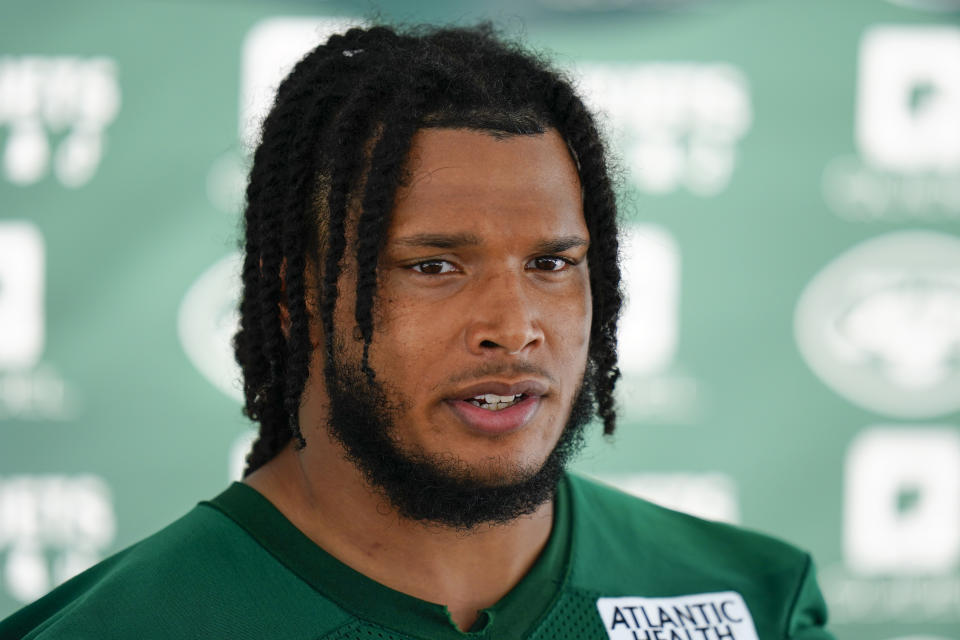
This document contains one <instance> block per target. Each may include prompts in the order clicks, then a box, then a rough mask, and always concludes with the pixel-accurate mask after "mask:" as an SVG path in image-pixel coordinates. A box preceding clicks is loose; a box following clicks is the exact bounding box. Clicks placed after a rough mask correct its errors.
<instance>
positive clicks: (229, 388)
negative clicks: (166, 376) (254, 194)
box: [177, 253, 243, 401]
mask: <svg viewBox="0 0 960 640" xmlns="http://www.w3.org/2000/svg"><path fill="white" fill-rule="evenodd" d="M242 267H243V259H242V257H241V255H240V254H239V253H232V254H230V255H228V256H226V257H225V258H222V259H221V260H219V261H218V262H216V263H215V264H214V265H213V266H211V267H210V268H209V269H207V270H206V271H204V272H203V274H202V275H201V276H200V277H199V278H197V281H196V282H194V283H193V285H191V287H190V289H189V290H188V291H187V293H186V295H185V296H184V297H183V301H182V302H181V303H180V312H179V314H178V316H177V333H178V334H179V336H180V344H181V345H182V346H183V350H184V352H185V353H186V354H187V357H188V358H190V362H192V363H193V366H195V367H196V368H197V370H198V371H199V372H200V373H202V374H203V376H204V377H205V378H206V379H207V380H209V381H210V382H211V383H213V385H214V386H215V387H216V388H217V389H220V391H222V392H224V393H225V394H227V395H228V396H230V397H231V398H234V399H235V400H238V401H242V400H243V385H242V384H241V382H240V367H239V366H238V365H237V362H236V360H234V357H233V344H232V343H233V335H234V334H235V333H236V332H237V327H238V326H239V322H240V315H239V311H238V308H237V307H238V304H239V300H240V270H241V268H242Z"/></svg>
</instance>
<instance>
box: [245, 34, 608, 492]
mask: <svg viewBox="0 0 960 640" xmlns="http://www.w3.org/2000/svg"><path fill="white" fill-rule="evenodd" d="M424 127H446V128H469V129H477V130H481V131H487V132H489V133H491V134H492V135H498V136H512V135H525V134H536V133H543V132H545V131H546V130H547V129H548V128H553V129H555V130H556V131H557V132H559V134H560V136H561V137H562V138H563V139H564V140H565V141H566V143H567V146H568V147H569V149H570V151H571V155H572V157H573V159H574V162H575V164H576V165H577V169H578V173H579V177H580V183H581V186H582V191H583V211H584V217H585V221H586V225H587V229H588V231H589V233H590V238H591V243H590V247H589V250H588V253H587V260H588V265H589V272H590V286H591V291H592V302H593V322H592V328H591V334H590V343H589V357H588V367H589V369H590V372H591V373H592V374H593V376H592V379H593V380H594V381H595V387H594V389H593V390H592V391H593V402H594V409H595V412H596V415H597V416H598V417H599V418H600V419H601V420H602V421H603V430H604V433H605V434H612V433H613V431H614V427H615V423H616V412H615V408H614V400H613V390H614V385H615V384H616V381H617V379H618V378H619V376H620V372H619V370H618V368H617V350H616V346H617V343H616V324H617V318H618V316H619V313H620V307H621V302H622V296H621V292H620V267H619V263H618V240H617V223H616V200H615V197H614V193H613V189H612V185H611V180H610V176H609V173H608V169H607V157H606V150H605V147H604V144H603V141H602V139H601V137H600V135H599V133H598V130H597V127H596V124H595V122H594V119H593V117H592V116H591V114H590V113H589V111H588V110H587V109H586V107H585V106H584V104H583V102H582V101H581V99H580V98H579V97H578V96H577V95H576V93H575V92H574V90H573V88H572V87H571V85H570V83H569V82H568V81H567V80H566V79H564V78H563V77H562V76H561V75H560V74H559V73H558V72H557V71H555V70H553V69H551V68H550V67H549V66H548V64H547V63H545V62H544V61H542V60H540V59H538V58H537V57H535V56H533V55H531V54H530V53H529V52H527V51H524V50H522V49H521V48H520V47H519V46H517V45H513V44H510V43H506V42H504V41H503V40H501V39H500V38H498V36H497V35H496V33H495V30H494V29H493V27H492V26H490V25H489V24H484V25H480V26H478V27H472V28H427V27H422V28H418V29H413V30H409V31H403V32H398V31H396V30H394V29H391V28H388V27H383V26H376V27H372V28H368V29H360V28H354V29H350V30H349V31H347V32H346V33H344V34H341V35H334V36H331V37H330V39H329V40H327V42H326V43H324V44H322V45H320V46H318V47H317V48H316V49H314V50H313V51H311V52H310V53H308V54H307V55H306V56H305V57H304V58H303V59H302V60H300V62H299V63H298V64H297V65H296V66H295V67H294V69H293V70H292V71H291V72H290V74H289V75H288V76H287V77H286V79H285V80H284V81H283V82H282V83H281V85H280V87H279V89H278V91H277V96H276V99H275V102H274V105H273V108H272V109H271V111H270V114H269V115H268V117H267V118H266V120H265V121H264V124H263V131H262V138H261V142H260V144H259V147H258V148H257V150H256V153H255V154H254V159H253V167H252V169H251V171H250V179H249V184H248V186H247V191H246V210H245V215H244V226H245V233H246V239H245V247H244V250H245V258H244V263H243V272H242V280H243V294H242V298H241V301H240V328H239V330H238V332H237V334H236V336H235V338H234V350H235V354H236V358H237V362H238V363H239V364H240V367H241V369H242V371H243V386H244V396H245V399H246V404H245V407H244V414H245V415H246V416H248V417H249V418H250V419H252V420H254V421H257V422H259V423H260V433H259V437H258V438H257V440H256V441H255V442H254V445H253V448H252V450H251V452H250V454H249V456H248V457H247V468H246V471H245V475H246V474H249V473H251V472H253V471H254V470H256V469H257V468H259V467H260V466H261V465H263V464H264V463H265V462H267V461H268V460H270V459H271V458H273V457H274V456H275V455H276V454H277V453H278V452H279V451H280V450H281V449H282V448H283V447H284V446H285V445H286V444H287V443H288V442H290V440H291V439H293V440H294V441H295V444H296V446H297V447H298V448H302V447H303V446H305V444H306V443H305V441H304V439H303V436H302V434H301V432H300V426H299V424H298V410H299V407H300V401H301V396H302V395H303V390H304V385H305V382H306V380H307V377H308V368H309V363H310V358H311V352H312V349H313V347H312V345H311V341H310V334H309V317H310V316H309V313H308V309H307V302H306V300H307V297H306V295H305V294H306V293H307V292H306V284H305V278H304V270H305V269H306V268H307V265H308V264H310V265H311V266H315V267H316V268H317V270H318V271H319V273H320V275H321V280H320V282H319V284H318V287H317V288H318V292H317V298H318V303H317V309H313V310H312V312H313V313H316V314H318V316H319V319H320V322H321V325H322V327H323V335H324V344H323V348H324V351H325V376H326V380H327V384H328V385H329V384H330V383H331V381H332V380H334V375H335V371H336V368H335V353H334V351H335V350H334V320H333V311H334V306H335V304H336V301H337V296H338V282H339V276H340V264H341V259H342V258H343V257H344V255H345V251H346V244H347V242H346V237H345V230H346V227H347V219H348V212H349V211H352V210H354V209H355V208H356V203H362V206H360V207H359V211H360V213H359V218H358V220H357V222H356V225H357V231H356V238H357V241H356V246H354V247H351V250H352V251H354V252H355V256H354V257H355V259H356V263H357V265H358V273H357V279H356V307H355V309H354V315H355V319H356V329H354V334H355V336H356V337H357V338H358V339H362V340H363V343H364V351H363V361H362V363H361V369H362V371H363V373H364V374H365V375H366V377H367V378H368V379H369V380H371V381H372V380H373V378H374V376H375V372H374V371H373V369H372V368H371V367H370V365H369V362H368V350H369V346H370V342H371V340H372V338H373V317H372V309H373V302H374V297H375V294H376V288H377V263H378V258H379V253H380V250H381V248H382V245H383V242H384V237H385V234H386V229H387V227H388V224H389V221H390V214H391V211H392V209H393V202H394V196H395V192H396V190H397V187H398V185H400V184H402V182H403V180H404V177H405V174H404V171H405V165H406V161H407V154H408V151H409V147H410V142H411V138H412V137H413V135H414V134H415V133H416V132H417V130H418V129H421V128H424ZM281 308H285V309H286V311H287V314H288V318H289V320H288V323H287V326H286V327H284V326H283V321H282V319H281Z"/></svg>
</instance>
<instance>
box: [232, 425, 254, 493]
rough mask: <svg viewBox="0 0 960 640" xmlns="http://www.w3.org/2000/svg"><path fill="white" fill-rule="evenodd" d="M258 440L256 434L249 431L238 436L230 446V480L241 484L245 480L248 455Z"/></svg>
mask: <svg viewBox="0 0 960 640" xmlns="http://www.w3.org/2000/svg"><path fill="white" fill-rule="evenodd" d="M256 438H257V434H256V432H254V431H247V432H244V433H241V434H240V435H239V436H237V437H236V438H235V439H234V441H233V444H231V445H230V454H229V458H230V459H229V462H228V465H229V480H231V481H237V482H239V481H240V480H242V479H243V470H244V469H246V468H247V454H249V453H250V449H251V447H253V441H254V440H256Z"/></svg>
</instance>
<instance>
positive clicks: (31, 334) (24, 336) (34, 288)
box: [0, 220, 77, 421]
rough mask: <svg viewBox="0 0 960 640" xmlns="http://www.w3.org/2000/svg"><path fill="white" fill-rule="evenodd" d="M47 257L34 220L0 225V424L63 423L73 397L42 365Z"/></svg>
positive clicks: (72, 405) (70, 411) (72, 391)
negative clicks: (4, 422) (12, 422)
mask: <svg viewBox="0 0 960 640" xmlns="http://www.w3.org/2000/svg"><path fill="white" fill-rule="evenodd" d="M45 265H46V256H45V249H44V241H43V235H42V234H41V233H40V230H39V229H38V228H37V226H36V225H34V224H33V223H32V222H28V221H26V220H12V221H5V222H0V328H2V330H0V421H3V420H9V419H28V420H40V419H44V420H47V419H52V420H62V419H65V418H68V417H70V416H71V415H73V413H74V411H75V409H76V403H77V396H76V392H75V389H74V388H73V387H72V386H69V385H67V383H66V382H65V381H64V380H63V378H62V377H61V376H60V374H59V373H58V372H57V370H56V368H55V367H53V366H52V365H51V364H49V363H44V362H41V358H42V356H43V347H44V339H45V327H46V311H45V309H44V291H45V281H46V275H45Z"/></svg>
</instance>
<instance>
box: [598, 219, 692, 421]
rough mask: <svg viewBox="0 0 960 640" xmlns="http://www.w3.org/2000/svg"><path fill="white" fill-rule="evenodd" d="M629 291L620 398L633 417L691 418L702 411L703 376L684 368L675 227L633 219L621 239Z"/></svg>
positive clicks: (622, 332)
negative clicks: (678, 368)
mask: <svg viewBox="0 0 960 640" xmlns="http://www.w3.org/2000/svg"><path fill="white" fill-rule="evenodd" d="M621 253H622V255H623V264H622V268H623V289H624V293H625V294H626V296H625V297H626V300H625V306H624V310H623V315H622V316H621V318H620V323H619V328H618V344H619V348H618V350H619V354H620V368H621V370H622V371H623V380H622V381H621V382H620V383H619V384H618V385H617V393H618V395H619V398H620V402H621V404H622V405H623V408H624V410H625V412H626V414H627V415H629V417H630V418H631V419H634V420H644V419H651V420H656V421H666V422H689V421H690V420H691V419H692V417H693V416H695V415H696V413H697V406H698V389H699V385H698V381H697V380H696V379H695V378H693V377H690V376H687V375H682V374H679V373H677V372H675V371H673V369H674V368H675V356H676V351H677V343H678V340H679V336H678V333H679V327H680V322H679V308H680V250H679V248H678V247H677V243H676V242H675V241H674V239H673V236H672V235H670V233H669V232H668V231H667V230H666V229H664V228H662V227H660V226H658V225H652V224H643V225H632V226H630V227H628V228H627V229H626V230H625V233H624V237H623V240H622V246H621Z"/></svg>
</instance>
